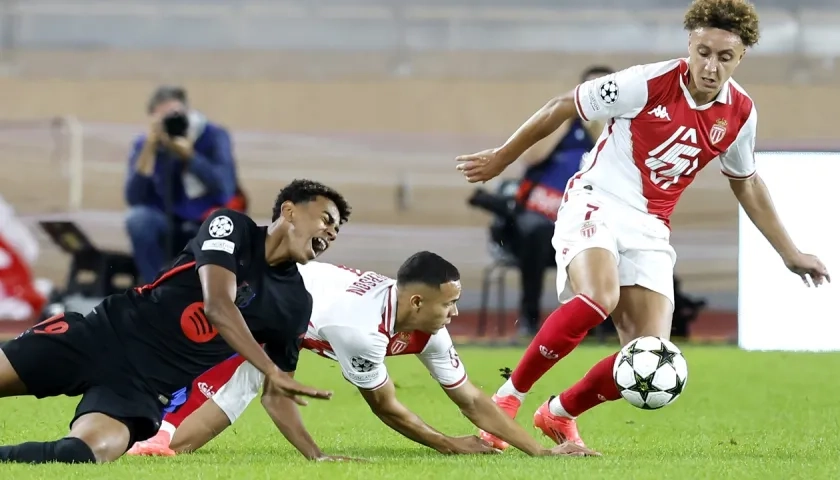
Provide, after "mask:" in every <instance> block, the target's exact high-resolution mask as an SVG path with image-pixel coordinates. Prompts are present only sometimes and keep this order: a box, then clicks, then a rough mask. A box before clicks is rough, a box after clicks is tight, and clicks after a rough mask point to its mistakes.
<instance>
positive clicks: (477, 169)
mask: <svg viewBox="0 0 840 480" xmlns="http://www.w3.org/2000/svg"><path fill="white" fill-rule="evenodd" d="M455 161H456V162H458V166H457V167H455V168H457V169H458V171H460V172H461V173H462V174H464V178H466V179H467V181H468V182H470V183H476V182H486V181H488V180H491V179H493V178H495V177H497V176H499V174H501V173H502V172H503V171H504V169H505V167H506V166H507V163H506V162H505V160H504V159H503V158H502V157H501V154H500V153H499V149H497V148H494V149H491V150H484V151H483V152H478V153H473V154H470V155H461V156H459V157H456V158H455Z"/></svg>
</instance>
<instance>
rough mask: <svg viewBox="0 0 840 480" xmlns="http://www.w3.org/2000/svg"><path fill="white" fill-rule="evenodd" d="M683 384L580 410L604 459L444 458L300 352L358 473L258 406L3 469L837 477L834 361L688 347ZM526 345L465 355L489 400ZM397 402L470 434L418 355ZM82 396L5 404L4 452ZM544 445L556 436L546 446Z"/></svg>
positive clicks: (315, 418) (551, 379) (579, 356)
mask: <svg viewBox="0 0 840 480" xmlns="http://www.w3.org/2000/svg"><path fill="white" fill-rule="evenodd" d="M684 350H685V354H686V358H687V360H688V365H689V378H688V385H687V388H686V390H685V392H684V394H683V396H682V397H681V398H680V399H679V400H677V402H676V403H674V404H672V405H670V406H668V407H666V408H664V409H662V410H659V411H652V412H651V411H641V410H637V409H635V408H633V407H631V406H630V405H629V404H627V403H625V402H623V401H618V402H613V403H611V404H609V405H604V406H601V407H599V408H596V409H595V410H593V411H591V412H589V413H587V414H585V415H584V416H583V417H582V418H581V419H580V421H579V425H580V429H581V434H582V436H583V438H584V440H585V441H586V442H587V443H588V444H589V445H590V446H591V447H593V448H595V449H597V450H599V451H601V452H602V453H603V455H604V456H603V457H601V458H528V457H527V456H525V455H524V454H522V453H521V452H518V451H515V450H508V451H507V452H505V453H503V454H501V455H494V456H476V457H465V456H443V455H440V454H438V453H436V452H434V451H432V450H430V449H428V448H425V447H422V446H419V445H416V444H414V443H412V442H410V441H408V440H406V439H404V438H402V437H401V436H399V435H398V434H396V433H395V432H392V431H391V430H390V429H388V428H387V427H386V426H384V425H383V424H381V423H380V422H379V421H378V420H377V419H376V418H375V417H374V416H373V415H372V414H371V413H370V411H369V410H368V407H367V406H366V405H365V403H364V401H363V400H362V398H361V396H360V395H359V393H358V392H356V391H355V389H354V388H353V387H352V386H351V385H350V384H348V383H347V382H345V381H344V380H343V379H342V378H341V375H340V373H339V370H338V367H337V365H336V364H335V363H333V362H331V361H328V360H325V359H321V358H317V357H315V356H314V355H312V354H310V353H308V352H306V353H304V354H303V356H302V358H301V368H300V371H299V374H298V378H299V379H301V380H302V381H304V382H308V383H311V384H313V385H317V386H320V387H327V388H332V389H334V390H335V396H334V398H333V400H331V401H329V402H313V403H312V404H310V406H308V407H305V408H304V409H303V414H304V417H305V420H306V423H307V425H308V426H309V428H310V429H311V431H312V433H313V435H314V436H315V438H316V439H317V440H318V441H319V443H320V444H321V447H322V448H323V449H324V450H325V451H326V452H328V453H335V454H345V455H353V456H360V457H365V458H367V459H369V460H370V462H369V463H364V464H314V463H308V462H306V461H304V460H303V459H302V457H300V455H299V454H298V453H297V452H296V451H294V449H293V448H292V447H291V446H290V445H288V444H287V443H286V442H285V440H284V439H283V438H282V436H281V435H280V434H279V433H278V432H277V431H276V430H275V429H274V427H273V426H272V424H271V422H270V420H269V419H268V417H267V416H266V415H265V413H264V412H263V411H262V409H261V407H260V406H259V403H258V402H255V403H254V404H252V405H251V407H250V408H249V410H248V411H247V412H246V413H245V415H244V416H243V417H242V418H241V419H240V420H239V421H238V422H237V423H236V424H235V425H234V426H233V427H231V428H229V429H228V430H227V431H226V432H224V433H223V434H222V435H221V436H220V437H219V438H217V439H216V440H215V441H214V442H212V443H211V444H210V445H208V446H207V447H205V448H204V449H203V450H200V451H199V452H197V453H195V454H192V455H185V456H180V457H176V458H128V457H124V458H122V459H120V460H119V461H117V462H115V463H113V464H109V465H84V466H67V465H45V466H28V465H0V472H2V473H0V476H2V478H8V479H21V480H24V479H36V478H37V479H47V478H62V479H85V480H88V479H99V478H101V479H118V478H120V479H121V478H126V479H142V478H154V479H169V478H180V479H236V480H244V479H252V478H253V479H269V478H271V479H305V480H317V479H331V480H334V479H345V478H348V479H351V478H352V479H374V478H375V479H379V478H382V479H402V478H428V479H445V478H452V479H545V478H562V479H578V478H580V479H601V478H604V479H645V478H662V479H676V480H683V479H685V480H687V479H697V478H708V479H739V480H741V479H752V478H756V479H763V480H767V479H777V478H778V479H798V478H802V479H806V478H807V479H831V478H840V455H838V451H840V438H838V426H840V425H838V424H840V405H838V397H840V395H838V393H840V387H838V385H836V384H835V381H836V379H837V374H838V372H840V355H838V354H790V353H746V352H742V351H739V350H737V349H734V348H724V347H699V346H698V347H692V346H688V347H685V348H684ZM521 351H522V350H521V349H520V348H517V349H492V350H491V349H481V348H466V347H465V348H461V349H460V353H461V358H462V359H463V360H464V361H465V363H466V365H467V371H468V372H469V374H470V378H471V379H472V381H473V382H474V383H476V384H477V385H479V386H481V387H482V388H483V389H484V390H485V391H486V392H492V391H494V390H495V389H496V387H498V385H499V384H500V382H502V379H501V378H500V377H499V373H498V369H499V368H501V367H504V366H510V367H513V366H514V365H515V362H516V360H517V359H518V358H519V355H520V354H521ZM609 352H610V350H609V349H607V348H600V347H583V348H581V349H579V350H578V351H576V352H574V353H573V354H572V355H571V356H569V357H568V358H566V359H565V360H563V361H562V362H561V363H560V364H558V366H557V367H555V368H554V370H553V371H552V372H550V373H549V374H548V375H547V376H546V377H545V378H543V379H542V380H541V381H540V382H539V383H538V384H537V385H536V387H535V388H534V390H533V392H532V394H531V395H530V396H529V398H528V400H527V402H526V404H525V405H524V407H523V409H522V410H521V411H520V416H519V422H520V424H522V425H524V426H527V427H528V428H529V431H533V432H534V434H535V435H536V434H537V431H536V430H533V429H532V428H531V414H532V413H533V411H534V410H535V409H536V407H537V406H538V405H539V404H540V403H541V402H542V401H543V400H544V399H545V398H546V397H547V396H548V395H549V394H551V393H554V392H556V391H557V390H559V389H562V388H564V387H565V386H567V385H569V384H571V383H572V382H573V381H575V380H576V379H577V378H579V377H580V376H581V375H583V373H584V372H585V371H586V370H587V369H588V367H589V366H590V365H592V364H593V363H594V362H595V361H597V360H598V359H600V358H602V357H603V356H605V355H607V354H608V353H609ZM388 366H389V370H390V372H391V377H392V378H393V379H395V381H396V384H397V386H398V390H397V392H398V395H399V398H400V399H401V400H402V401H403V402H404V403H405V404H406V405H407V406H408V407H409V408H411V409H413V410H414V411H415V412H417V413H418V414H419V415H420V416H421V417H422V418H423V419H425V420H426V421H427V422H428V423H430V424H431V425H432V426H434V427H436V428H437V429H439V430H442V431H444V432H445V433H448V434H453V435H456V434H457V435H463V434H468V433H473V432H475V429H474V428H473V427H472V425H471V424H470V423H469V422H468V421H467V420H466V419H465V418H463V417H462V416H461V415H460V413H459V412H458V410H457V408H455V407H454V406H453V405H452V404H451V403H450V402H449V401H448V399H447V398H446V397H445V395H444V393H443V392H442V391H441V390H440V388H438V387H437V386H436V385H435V383H434V382H433V381H432V379H431V378H430V377H429V376H428V374H427V373H426V372H425V370H424V369H423V366H422V365H421V364H420V362H419V361H417V360H416V359H414V358H410V357H403V358H391V359H389V360H388ZM74 406H75V399H67V398H59V399H48V400H41V401H37V400H34V399H28V398H14V399H2V400H0V425H2V426H0V443H4V444H8V443H17V442H21V441H26V440H48V439H54V438H56V437H59V436H61V435H62V434H63V433H64V432H65V431H66V425H67V420H68V419H69V418H70V416H71V415H72V412H73V408H74ZM543 440H544V443H546V444H548V443H549V442H548V440H547V439H545V438H543Z"/></svg>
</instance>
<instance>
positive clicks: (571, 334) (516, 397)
mask: <svg viewBox="0 0 840 480" xmlns="http://www.w3.org/2000/svg"><path fill="white" fill-rule="evenodd" d="M566 270H567V272H568V278H569V282H570V284H571V287H572V291H573V292H574V293H575V294H576V296H575V297H574V298H572V299H571V300H569V301H568V302H566V303H564V304H563V305H561V306H560V307H558V308H557V309H556V310H555V311H554V312H552V313H551V315H549V316H548V318H547V319H546V320H545V322H544V323H543V325H542V327H541V328H540V330H539V332H537V335H536V336H535V337H534V339H533V341H532V342H531V344H530V345H528V348H527V349H526V350H525V354H524V355H523V357H522V359H521V360H520V361H519V364H518V365H517V366H516V369H514V371H513V373H512V375H511V376H510V379H509V380H508V381H507V382H506V383H505V384H504V385H502V387H501V388H499V390H498V391H497V392H496V394H495V395H494V396H493V400H494V401H495V402H496V403H497V404H498V405H499V407H501V408H502V409H503V410H505V411H506V412H507V413H508V414H509V415H510V416H512V417H515V416H516V413H517V411H518V410H519V407H520V405H522V400H524V398H525V394H526V393H528V391H529V390H531V387H532V386H533V385H534V383H536V382H537V380H539V379H540V378H541V377H542V376H543V375H545V373H546V372H547V371H548V370H549V369H550V368H551V367H552V366H554V364H556V363H557V362H558V361H559V360H560V359H561V358H563V357H565V356H566V355H568V354H569V353H570V352H571V351H572V350H574V349H575V347H577V346H578V345H579V344H580V342H581V341H582V340H583V338H584V337H585V336H586V334H587V332H589V330H591V329H592V328H594V327H595V326H597V325H598V324H600V323H601V322H603V321H604V319H605V318H606V317H607V316H608V315H609V314H610V312H611V311H612V310H613V309H614V308H615V306H616V305H617V304H618V301H619V281H618V262H617V261H616V257H615V255H614V254H613V252H611V251H609V250H606V249H604V248H589V249H586V250H583V251H581V252H580V253H578V254H577V255H576V256H575V257H574V258H573V259H572V260H571V262H570V263H569V266H568V268H567V269H566ZM575 432H576V430H575ZM481 435H482V438H484V439H485V440H487V441H488V442H491V443H493V445H494V446H496V447H497V448H507V444H505V442H502V441H501V440H499V439H497V438H496V437H494V436H492V435H489V434H487V433H485V432H481ZM570 440H575V439H574V438H570Z"/></svg>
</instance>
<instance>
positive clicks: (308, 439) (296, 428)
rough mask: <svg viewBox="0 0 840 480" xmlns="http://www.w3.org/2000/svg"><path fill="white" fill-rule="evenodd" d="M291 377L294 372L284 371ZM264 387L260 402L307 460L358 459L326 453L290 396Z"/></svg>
mask: <svg viewBox="0 0 840 480" xmlns="http://www.w3.org/2000/svg"><path fill="white" fill-rule="evenodd" d="M283 375H288V376H289V377H294V372H291V373H284V374H283ZM266 387H267V385H266V386H264V387H263V395H262V397H261V398H260V403H261V404H262V406H263V408H265V411H266V413H268V416H269V417H270V418H271V420H272V421H273V422H274V425H276V426H277V429H278V430H280V433H282V434H283V436H284V437H286V440H288V441H289V443H291V444H292V445H294V447H295V448H296V449H297V450H298V451H299V452H300V453H301V454H302V455H303V456H304V457H306V459H307V460H316V461H342V460H357V459H353V458H350V457H341V456H334V455H326V454H324V452H322V451H321V448H320V447H318V444H317V443H315V440H314V439H313V438H312V435H310V434H309V431H308V430H307V429H306V426H304V424H303V418H301V416H300V410H298V407H297V404H296V403H295V402H294V400H292V399H291V398H289V397H286V396H283V395H274V394H272V393H271V391H270V389H268V388H266Z"/></svg>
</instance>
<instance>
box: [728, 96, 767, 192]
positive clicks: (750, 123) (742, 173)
mask: <svg viewBox="0 0 840 480" xmlns="http://www.w3.org/2000/svg"><path fill="white" fill-rule="evenodd" d="M757 127H758V113H756V111H755V105H753V107H752V110H751V111H750V116H749V117H748V118H747V121H746V123H744V125H743V126H742V127H741V131H740V132H738V136H737V137H735V141H734V142H732V145H730V146H729V148H728V149H727V150H726V151H725V152H723V154H722V155H721V156H720V169H721V172H723V174H724V175H726V176H727V177H729V178H732V179H735V180H746V179H748V178H750V177H752V176H753V175H755V134H756V130H757Z"/></svg>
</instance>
